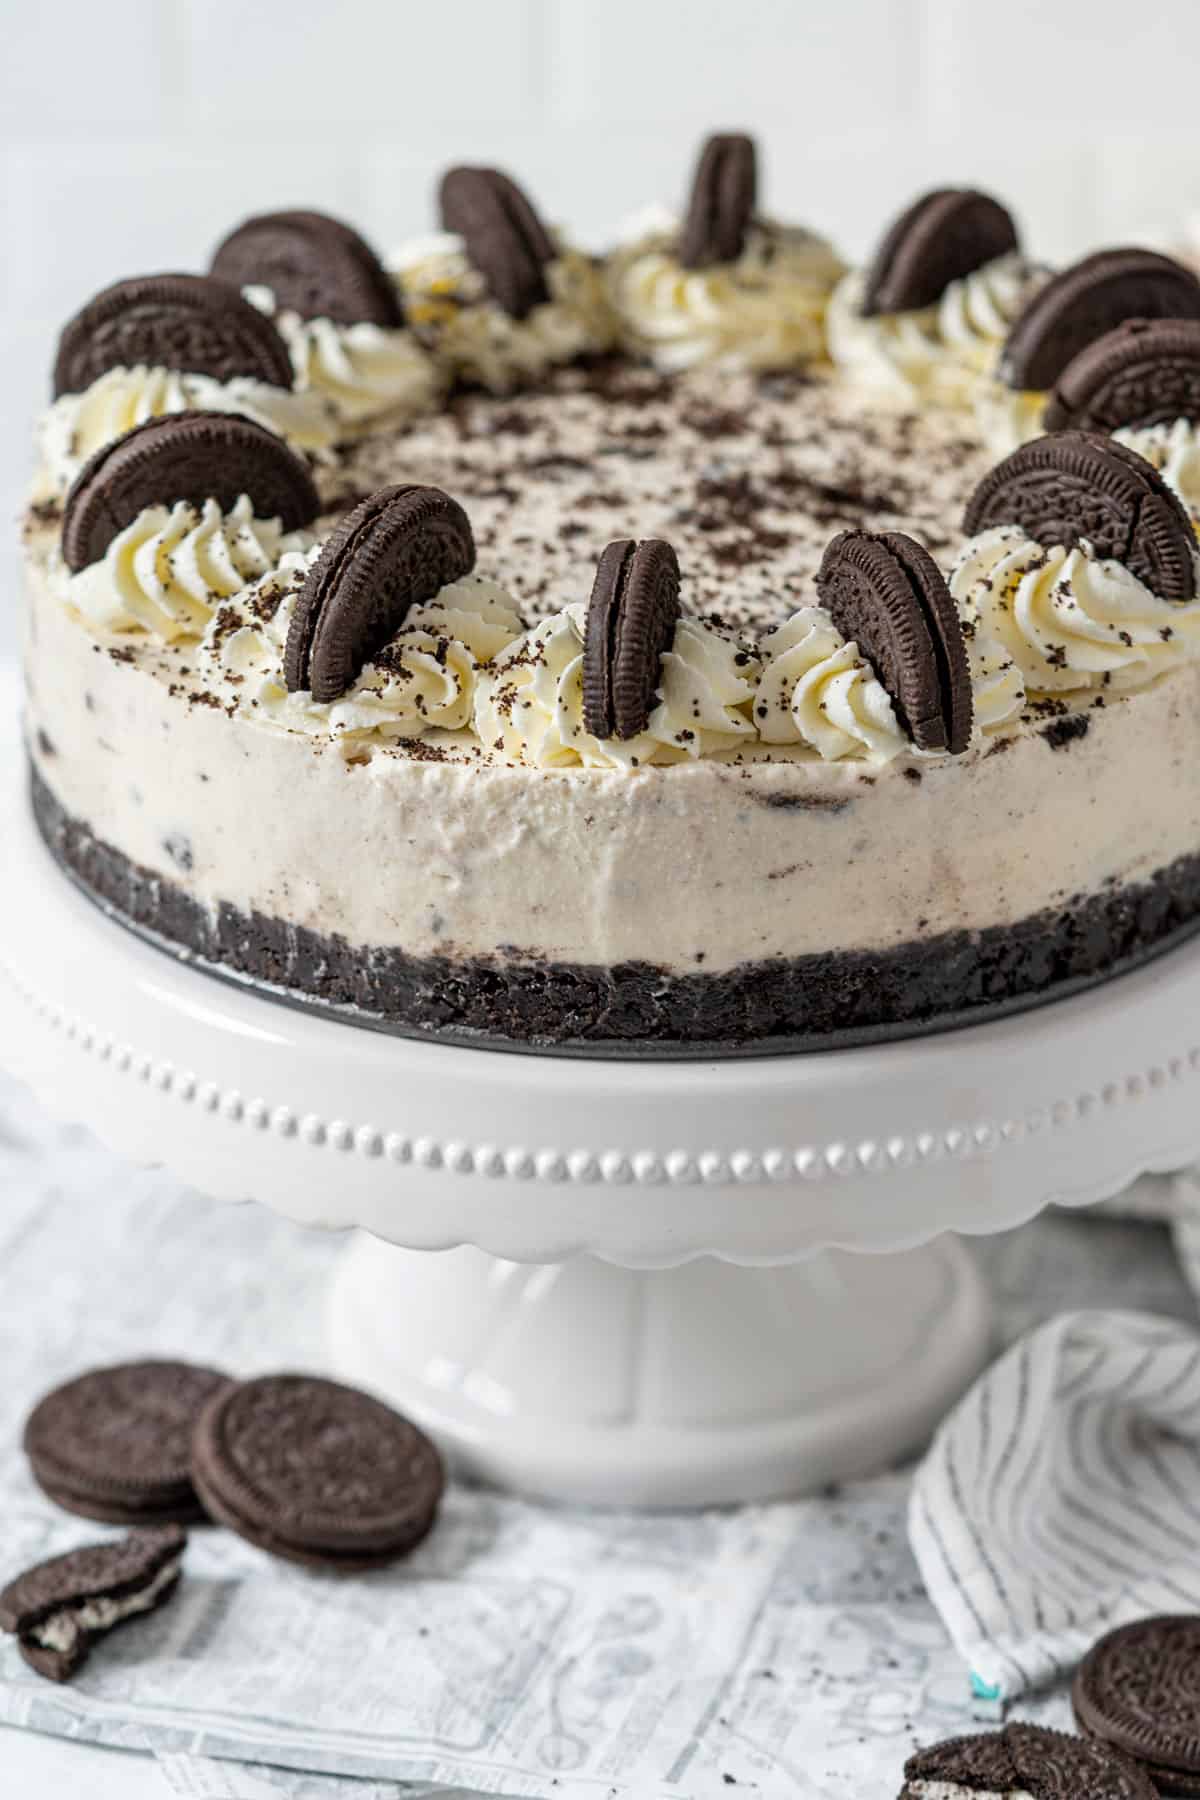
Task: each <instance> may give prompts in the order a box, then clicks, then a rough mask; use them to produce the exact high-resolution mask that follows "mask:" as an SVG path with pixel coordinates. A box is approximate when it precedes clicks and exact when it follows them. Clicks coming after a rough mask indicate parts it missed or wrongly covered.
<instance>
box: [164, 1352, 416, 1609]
mask: <svg viewBox="0 0 1200 1800" xmlns="http://www.w3.org/2000/svg"><path fill="white" fill-rule="evenodd" d="M192 1479H193V1480H194V1482H195V1484H196V1488H197V1490H198V1492H199V1493H200V1494H201V1495H202V1496H203V1499H204V1503H205V1505H206V1506H207V1507H208V1509H209V1511H210V1512H211V1513H212V1515H213V1517H214V1518H216V1519H219V1520H220V1521H221V1523H222V1524H224V1525H228V1527H229V1528H230V1530H231V1531H236V1532H237V1533H238V1535H239V1537H244V1538H245V1539H246V1540H247V1541H248V1542H249V1543H251V1544H256V1545H257V1546H258V1547H259V1549H260V1550H269V1551H270V1552H271V1553H272V1554H273V1555H275V1556H283V1557H287V1558H289V1559H290V1560H291V1561H293V1562H300V1563H307V1564H309V1565H310V1566H312V1567H315V1568H320V1569H330V1570H335V1571H338V1572H343V1571H344V1572H346V1573H351V1574H352V1573H354V1572H356V1571H357V1570H360V1569H371V1568H377V1567H380V1566H381V1565H382V1564H384V1563H388V1562H392V1561H393V1560H394V1559H395V1558H396V1557H399V1556H403V1555H404V1554H405V1553H406V1552H407V1551H409V1550H411V1549H413V1548H415V1546H416V1545H417V1544H419V1543H420V1541H421V1539H422V1538H423V1537H424V1536H425V1534H426V1532H427V1531H428V1530H429V1529H430V1527H431V1526H432V1524H433V1521H434V1519H435V1517H436V1515H437V1509H438V1505H439V1503H440V1501H441V1497H442V1489H443V1487H444V1485H445V1475H444V1471H443V1467H442V1459H441V1457H440V1456H439V1455H438V1452H437V1451H436V1449H435V1448H434V1446H433V1445H432V1444H431V1443H430V1441H429V1439H428V1438H427V1437H426V1436H425V1434H424V1432H423V1431H420V1430H418V1428H417V1427H416V1426H415V1425H413V1424H410V1422H409V1421H408V1420H407V1419H403V1418H401V1416H400V1414H399V1413H395V1412H393V1411H392V1409H391V1408H390V1407H388V1406H384V1405H383V1403H382V1401H379V1400H374V1399H372V1398H371V1397H370V1395H368V1394H363V1393H360V1392H359V1391H358V1390H357V1389H356V1388H349V1387H343V1386H342V1385H341V1383H340V1382H336V1381H324V1380H322V1379H320V1378H319V1377H317V1376H310V1375H264V1376H260V1377H259V1378H258V1379H257V1380H254V1381H243V1382H239V1383H238V1384H236V1385H235V1386H233V1387H232V1388H230V1389H229V1390H228V1391H227V1392H226V1393H224V1394H219V1395H217V1397H216V1399H215V1400H214V1401H213V1402H212V1404H211V1405H210V1406H209V1407H208V1408H207V1409H206V1410H205V1412H204V1413H203V1415H202V1416H201V1418H200V1421H199V1423H198V1425H197V1427H196V1435H195V1439H194V1441H193V1446H192Z"/></svg>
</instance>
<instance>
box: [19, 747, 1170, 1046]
mask: <svg viewBox="0 0 1200 1800" xmlns="http://www.w3.org/2000/svg"><path fill="white" fill-rule="evenodd" d="M32 794H33V807H34V815H35V818H36V820H37V824H38V827H39V830H40V831H41V834H42V837H43V839H44V840H45V842H46V844H47V846H48V847H49V849H50V850H51V852H52V854H53V855H54V856H55V857H56V858H57V860H58V861H59V862H60V863H61V865H62V866H63V867H64V868H65V869H66V870H67V871H68V872H69V873H70V874H71V875H72V876H73V877H74V878H75V880H76V881H77V882H78V884H79V885H80V886H81V887H82V888H83V890H84V891H85V893H87V894H88V895H89V896H90V897H91V898H93V899H94V900H96V901H98V902H99V904H100V905H101V906H102V907H103V908H104V909H105V910H106V911H107V912H108V913H109V914H110V915H111V916H112V917H114V918H116V919H118V920H119V921H120V922H122V923H124V924H126V925H129V926H132V927H133V929H135V930H137V931H139V932H141V933H142V934H144V935H146V936H149V937H150V938H151V939H152V940H153V941H154V942H155V943H157V944H158V945H159V946H160V947H162V948H166V949H169V950H173V951H174V952H175V953H176V954H177V955H181V956H183V957H185V958H186V959H187V960H189V961H192V962H195V963H196V964H198V965H199V966H200V967H203V968H205V969H207V970H208V971H209V972H210V973H213V974H215V975H218V976H223V977H225V978H230V977H232V978H234V979H239V978H240V979H243V980H247V981H250V982H252V983H259V984H262V985H263V986H264V987H266V988H267V989H268V990H269V991H270V992H271V993H273V994H274V995H275V996H276V997H278V998H283V999H293V1000H295V1001H296V1002H297V1003H299V1004H308V1003H310V1002H312V1003H316V1004H317V1005H318V1006H319V1007H320V1009H321V1010H323V1011H326V1012H328V1013H331V1014H333V1015H336V1016H340V1017H344V1018H347V1019H350V1020H352V1021H353V1022H355V1023H356V1024H360V1025H367V1026H371V1027H374V1028H375V1029H378V1030H382V1031H388V1032H393V1033H397V1034H400V1035H404V1036H411V1037H425V1036H430V1037H435V1036H436V1037H439V1038H447V1039H450V1040H458V1041H461V1042H465V1043H475V1044H495V1045H496V1046H497V1047H500V1048H507V1049H514V1048H515V1049H530V1050H555V1051H557V1052H562V1051H568V1052H571V1051H574V1052H578V1053H579V1054H582V1055H594V1056H604V1055H635V1056H637V1055H666V1056H683V1057H687V1056H693V1055H695V1056H708V1055H714V1054H715V1055H739V1054H747V1055H769V1054H773V1053H777V1052H791V1051H794V1050H798V1049H804V1050H815V1049H824V1048H835V1047H839V1046H841V1045H843V1044H852V1043H868V1042H878V1041H882V1040H886V1039H892V1038H905V1037H912V1036H914V1035H917V1034H919V1033H921V1032H924V1031H927V1030H945V1029H949V1028H950V1027H952V1026H954V1025H963V1024H972V1023H976V1022H978V1021H979V1020H980V1019H985V1018H989V1017H992V1016H996V1015H998V1014H1002V1013H1005V1012H1012V1011H1018V1010H1021V1009H1022V1008H1024V1007H1027V1006H1031V1005H1036V1004H1038V1003H1040V1002H1041V1001H1042V1000H1049V999H1058V998H1061V997H1062V996H1064V995H1066V994H1069V993H1072V992H1075V991H1077V990H1079V989H1080V988H1084V987H1088V986H1090V985H1092V984H1094V983H1096V982H1098V981H1102V980H1106V979H1108V978H1109V977H1110V976H1112V975H1115V974H1120V973H1121V972H1123V971H1124V970H1125V969H1128V968H1134V967H1136V966H1137V965H1138V964H1139V963H1141V962H1144V961H1146V960H1147V959H1148V958H1149V957H1150V956H1153V955H1154V954H1156V953H1157V952H1158V951H1160V950H1164V949H1167V948H1169V947H1170V946H1171V945H1173V944H1174V943H1176V942H1178V941H1180V940H1181V939H1182V938H1184V937H1186V936H1188V935H1190V933H1191V932H1193V931H1194V930H1196V929H1197V928H1198V927H1200V853H1198V854H1196V855H1189V856H1183V857H1180V858H1178V859H1177V860H1176V861H1175V862H1173V863H1171V864H1170V865H1169V866H1168V867H1166V868H1163V869H1159V870H1157V871H1155V872H1154V873H1153V874H1152V875H1151V876H1150V877H1149V878H1148V879H1147V880H1146V881H1144V882H1142V883H1141V884H1139V885H1138V886H1136V887H1125V888H1120V889H1109V888H1105V889H1102V890H1101V891H1100V892H1098V893H1094V894H1090V895H1077V896H1075V897H1074V898H1072V899H1070V900H1069V901H1067V902H1066V903H1065V904H1064V905H1063V906H1062V907H1061V908H1055V909H1053V910H1048V911H1046V912H1042V913H1035V914H1032V915H1030V916H1029V917H1028V918H1026V919H1022V920H1018V921H1017V922H1016V923H1015V924H1013V925H1011V926H1010V925H1004V926H992V927H988V928H987V929H985V930H983V931H951V932H941V933H938V934H937V935H936V936H933V937H931V938H928V939H919V938H918V939H914V940H913V941H912V942H911V943H907V944H902V945H900V946H898V947H897V948H895V949H889V950H885V951H881V952H866V951H840V952H834V953H831V954H827V955H811V956H802V957H796V958H790V959H784V958H778V957H776V958H771V959H768V960H764V961H761V962H754V961H749V962H746V963H743V964H741V965H740V966H739V967H738V968H736V969H733V970H731V971H729V973H727V974H720V975H705V974H703V973H697V974H695V975H675V974H671V973H669V972H668V971H666V970H664V969H661V968H658V967H656V966H654V965H653V964H650V963H636V962H626V963H620V964H616V965H614V966H613V967H611V968H608V967H605V968H600V967H594V966H590V965H586V964H579V963H563V962H549V961H545V960H535V959H528V960H522V959H521V958H520V957H513V958H511V959H505V960H501V959H499V958H496V959H487V958H482V957H476V958H469V959H463V960H459V961H456V960H454V959H452V958H449V957H414V956H409V955H407V954H405V953H404V952H403V951H399V950H394V949H381V948H373V949H372V948H368V947H367V946H363V945H352V944H349V943H347V942H346V940H345V939H344V938H340V937H334V936H328V935H325V934H323V933H318V932H313V931H307V930H305V929H303V928H301V927H297V926H294V925H291V924H285V923H284V922H283V921H281V920H278V919H273V918H269V917H267V916H266V915H264V914H262V913H254V914H246V913H242V912H239V911H238V910H237V909H235V908H234V907H231V906H229V905H227V904H226V905H222V906H220V907H219V908H218V909H217V912H216V914H215V915H214V914H212V913H210V912H209V910H208V909H207V908H206V907H202V906H200V905H198V904H197V903H196V901H194V900H193V899H192V898H191V897H190V896H189V895H188V894H186V893H184V892H183V890H182V889H181V888H178V887H175V886H173V885H172V884H171V883H170V882H168V881H165V880H164V879H163V877H162V876H161V875H158V874H155V873H154V872H153V871H151V870H149V869H142V868H139V867H138V866H137V865H136V864H134V863H132V862H130V861H129V859H128V858H127V857H125V856H123V855H122V854H121V853H120V852H119V851H117V850H115V849H113V848H112V846H110V845H107V844H105V843H103V841H102V840H100V839H99V838H97V837H96V836H95V834H94V833H93V832H92V831H91V830H89V828H88V827H87V826H86V825H85V824H83V823H82V822H80V821H78V820H73V819H71V818H70V817H69V816H68V815H67V814H66V813H65V812H64V811H63V809H62V807H61V806H60V805H59V804H58V802H57V801H56V799H55V797H54V795H53V793H52V792H51V790H50V788H49V787H48V785H47V784H46V782H45V781H44V780H43V778H42V777H41V775H40V774H38V773H37V771H36V770H35V771H34V772H33V776H32Z"/></svg>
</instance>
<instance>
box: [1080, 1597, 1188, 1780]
mask: <svg viewBox="0 0 1200 1800" xmlns="http://www.w3.org/2000/svg"><path fill="white" fill-rule="evenodd" d="M1071 1698H1072V1702H1073V1704H1074V1708H1075V1717H1076V1719H1077V1720H1078V1722H1079V1724H1080V1726H1081V1727H1082V1728H1083V1730H1084V1731H1087V1732H1089V1733H1090V1734H1091V1735H1092V1736H1093V1737H1096V1738H1101V1739H1103V1740H1104V1742H1105V1743H1108V1744H1114V1745H1116V1746H1117V1748H1118V1749H1121V1750H1124V1751H1125V1752H1126V1753H1127V1754H1128V1755H1130V1756H1135V1757H1137V1758H1138V1760H1139V1761H1140V1762H1142V1763H1144V1764H1146V1765H1148V1766H1149V1767H1150V1769H1151V1770H1152V1772H1153V1773H1154V1775H1155V1779H1156V1780H1157V1781H1158V1782H1159V1783H1160V1784H1161V1786H1162V1788H1163V1791H1164V1792H1166V1793H1170V1792H1172V1791H1174V1792H1177V1793H1188V1792H1196V1791H1198V1790H1200V1617H1197V1616H1196V1615H1195V1614H1187V1613H1184V1614H1173V1615H1167V1616H1165V1617H1159V1618H1153V1619H1140V1620H1138V1621H1137V1623H1136V1624H1133V1625H1124V1626H1121V1627H1120V1628H1119V1629H1118V1630H1116V1631H1111V1632H1109V1634H1108V1635H1107V1637H1103V1638H1101V1640H1100V1642H1099V1643H1098V1644H1096V1645H1095V1646H1094V1647H1093V1648H1092V1649H1091V1650H1090V1651H1089V1652H1088V1654H1087V1655H1086V1656H1085V1657H1084V1659H1083V1661H1082V1663H1081V1664H1080V1665H1079V1669H1078V1671H1077V1673H1076V1676H1075V1685H1074V1688H1073V1690H1072V1695H1071Z"/></svg>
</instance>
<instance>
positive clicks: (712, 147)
mask: <svg viewBox="0 0 1200 1800" xmlns="http://www.w3.org/2000/svg"><path fill="white" fill-rule="evenodd" d="M757 205H758V152H757V150H756V148H755V144H754V139H753V138H751V137H747V136H746V135H745V133H744V132H737V131H727V132H717V133H716V134H714V136H712V137H710V138H708V139H707V140H706V141H705V143H704V146H703V148H702V149H701V151H700V159H699V161H698V163H697V164H696V172H695V174H694V176H693V177H692V187H691V193H690V195H689V197H688V204H687V210H686V212H685V214H684V220H683V226H682V229H681V231H680V234H679V247H678V252H677V254H678V257H679V261H680V263H681V265H682V266H683V267H684V268H685V269H707V268H710V267H711V266H712V265H713V264H715V263H731V262H736V261H737V259H738V257H739V256H740V255H741V254H742V250H743V249H744V247H745V243H746V233H747V231H748V230H749V228H750V225H751V222H752V221H753V218H754V213H755V208H756V207H757Z"/></svg>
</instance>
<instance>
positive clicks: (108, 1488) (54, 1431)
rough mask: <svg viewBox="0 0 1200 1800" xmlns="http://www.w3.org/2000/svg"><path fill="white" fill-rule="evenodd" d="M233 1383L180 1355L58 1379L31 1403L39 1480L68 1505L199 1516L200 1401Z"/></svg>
mask: <svg viewBox="0 0 1200 1800" xmlns="http://www.w3.org/2000/svg"><path fill="white" fill-rule="evenodd" d="M227 1385H228V1381H227V1377H226V1376H224V1375H222V1374H220V1373H219V1372H218V1371H217V1370H216V1369H206V1368H202V1367H199V1366H197V1365H195V1364H193V1363H184V1362H135V1363H118V1364H116V1365H115V1366H113V1367H111V1368H103V1369H92V1370H89V1371H88V1373H86V1374H84V1375H79V1376H77V1377H76V1378H75V1379H74V1380H73V1381H68V1382H65V1383H64V1384H63V1385H62V1386H61V1387H57V1388H54V1389H52V1391H51V1392H50V1393H48V1394H46V1395H45V1396H44V1398H43V1399H41V1400H40V1401H39V1402H38V1404H37V1405H36V1406H35V1407H34V1409H33V1411H32V1412H31V1413H30V1415H29V1418H28V1420H27V1421H26V1424H25V1434H24V1446H25V1454H26V1455H27V1456H28V1458H29V1464H30V1468H31V1469H32V1471H33V1475H34V1478H35V1480H36V1481H37V1482H38V1484H39V1486H41V1487H42V1488H43V1489H44V1490H45V1492H46V1493H47V1494H48V1495H49V1496H50V1498H51V1499H52V1500H54V1501H56V1502H57V1504H58V1505H59V1506H63V1507H66V1509H67V1510H68V1511H69V1512H74V1513H81V1514H82V1515H83V1516H84V1517H85V1518H89V1519H102V1520H104V1521H106V1522H107V1523H109V1524H114V1525H143V1524H159V1523H162V1522H164V1521H167V1520H172V1521H177V1522H181V1523H184V1524H190V1523H193V1522H194V1521H196V1520H199V1519H203V1517H204V1510H203V1508H202V1507H201V1505H200V1502H199V1501H198V1500H197V1498H196V1493H195V1489H194V1488H193V1487H192V1482H191V1476H190V1473H189V1465H190V1460H191V1441H192V1431H193V1429H194V1427H195V1424H196V1420H197V1419H198V1418H199V1416H200V1413H201V1411H202V1410H203V1408H204V1407H205V1405H206V1404H207V1403H208V1401H209V1400H211V1399H212V1398H213V1396H214V1395H215V1394H218V1393H220V1392H221V1390H222V1389H223V1388H225V1387H226V1386H227Z"/></svg>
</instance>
